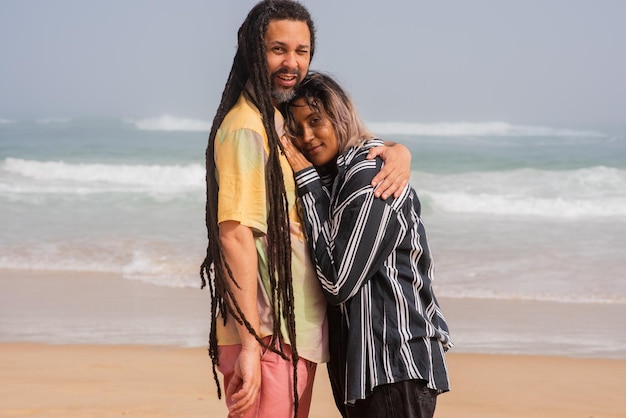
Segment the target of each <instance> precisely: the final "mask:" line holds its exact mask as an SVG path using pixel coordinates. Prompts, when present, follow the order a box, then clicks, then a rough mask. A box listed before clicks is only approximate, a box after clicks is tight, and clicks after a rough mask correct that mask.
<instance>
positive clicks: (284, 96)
mask: <svg viewBox="0 0 626 418" xmlns="http://www.w3.org/2000/svg"><path fill="white" fill-rule="evenodd" d="M295 95H296V91H295V88H292V89H289V90H285V89H273V90H272V99H274V101H275V102H276V103H277V104H278V103H286V102H288V101H289V100H291V99H293V96H295Z"/></svg>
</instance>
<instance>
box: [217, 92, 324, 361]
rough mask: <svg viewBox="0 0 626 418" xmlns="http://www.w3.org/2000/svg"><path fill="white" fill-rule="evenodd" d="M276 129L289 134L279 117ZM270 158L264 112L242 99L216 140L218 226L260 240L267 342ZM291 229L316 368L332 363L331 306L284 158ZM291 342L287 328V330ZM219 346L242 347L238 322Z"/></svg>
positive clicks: (300, 315) (302, 317)
mask: <svg viewBox="0 0 626 418" xmlns="http://www.w3.org/2000/svg"><path fill="white" fill-rule="evenodd" d="M275 124H276V129H277V131H278V133H279V134H282V132H283V118H282V115H281V114H280V112H278V111H277V110H276V111H275ZM268 152H269V147H268V141H267V135H266V133H265V128H264V127H263V121H262V119H261V114H260V113H259V111H258V109H257V108H256V107H255V106H254V105H253V104H252V103H251V102H250V101H249V100H248V99H247V98H246V97H245V95H244V94H242V95H241V96H240V97H239V100H238V102H237V104H235V106H234V107H233V108H232V109H231V110H230V112H229V113H228V115H226V118H225V119H224V121H223V122H222V124H221V125H220V128H219V130H218V131H217V135H216V138H215V164H216V166H217V181H218V184H219V195H218V222H224V221H237V222H239V223H241V224H242V225H245V226H247V227H249V228H250V229H251V230H252V231H253V233H254V236H255V244H256V249H257V256H258V263H259V274H258V278H259V292H258V301H257V302H258V306H259V319H260V322H261V330H260V331H261V337H264V336H267V335H270V334H271V332H272V317H271V308H270V304H269V299H268V296H267V295H268V290H269V280H268V269H267V254H266V240H265V235H266V233H267V208H268V205H267V194H266V190H265V165H266V162H267V156H268ZM280 163H281V166H282V169H283V177H284V179H285V189H286V192H287V200H288V204H289V222H290V228H291V251H292V255H291V257H292V258H291V266H292V276H293V291H294V301H295V302H294V308H295V316H296V336H297V347H298V353H299V354H300V356H301V357H304V358H306V359H307V360H310V361H313V362H315V363H322V362H325V361H327V360H328V336H327V335H328V334H327V324H326V300H325V299H324V296H323V294H322V291H321V289H320V285H319V282H318V281H317V277H316V274H315V269H314V267H313V265H312V262H311V258H310V255H309V250H308V246H307V244H306V242H305V237H304V232H303V229H302V225H301V223H300V217H299V216H298V208H297V206H296V190H295V183H294V179H293V174H292V171H291V167H290V166H289V163H288V162H287V160H286V158H285V157H284V156H282V155H281V159H280ZM282 330H283V336H284V337H285V338H286V339H287V341H288V337H287V332H286V328H285V326H284V324H283V326H282ZM217 339H218V344H219V345H229V344H238V343H239V342H240V341H239V336H238V334H237V329H236V327H235V324H234V321H232V320H230V321H228V322H227V324H226V326H224V325H223V321H221V320H219V321H218V324H217Z"/></svg>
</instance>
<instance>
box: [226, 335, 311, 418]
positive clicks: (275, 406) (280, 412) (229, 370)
mask: <svg viewBox="0 0 626 418" xmlns="http://www.w3.org/2000/svg"><path fill="white" fill-rule="evenodd" d="M270 339H271V337H265V338H264V339H263V341H264V342H265V343H266V344H269V342H270ZM283 348H284V353H285V354H286V355H287V357H291V346H290V345H288V344H283ZM240 351H241V345H240V344H235V345H221V346H219V347H218V352H217V353H218V357H219V366H218V370H219V371H220V373H222V374H223V375H224V390H225V391H226V388H228V384H229V383H230V380H231V378H232V377H233V373H234V367H235V361H236V360H237V357H238V356H239V352H240ZM316 368H317V364H315V363H313V362H311V361H309V360H305V359H303V358H300V360H299V361H298V418H306V417H308V416H309V410H310V409H311V396H312V394H313V381H314V380H315V370H316ZM230 396H231V393H228V392H226V393H225V396H224V398H225V399H226V406H227V407H229V408H230V405H232V402H231V400H230ZM228 416H229V417H235V415H232V414H230V413H229V414H228ZM237 417H239V416H237ZM243 417H245V418H266V417H272V418H292V417H293V364H292V363H291V360H283V359H282V358H281V357H280V356H279V355H278V354H276V353H274V352H272V351H270V350H265V352H264V353H263V355H262V357H261V390H260V392H259V397H258V398H257V401H256V402H255V404H254V405H253V406H252V407H251V408H250V409H249V410H248V412H247V413H246V414H245V415H243Z"/></svg>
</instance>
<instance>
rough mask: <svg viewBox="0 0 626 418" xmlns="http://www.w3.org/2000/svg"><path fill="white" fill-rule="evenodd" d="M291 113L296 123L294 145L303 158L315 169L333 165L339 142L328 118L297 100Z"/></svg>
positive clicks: (304, 102) (301, 100) (302, 101)
mask: <svg viewBox="0 0 626 418" xmlns="http://www.w3.org/2000/svg"><path fill="white" fill-rule="evenodd" d="M291 112H292V114H293V118H294V120H295V122H296V132H295V134H296V138H295V144H296V146H297V147H298V148H300V151H302V153H303V154H304V156H305V157H306V158H307V159H308V160H309V161H311V163H313V165H314V166H316V167H319V166H325V165H327V164H329V163H331V162H333V163H334V161H335V159H336V158H337V155H338V154H339V141H337V136H336V135H335V129H334V128H333V125H332V123H331V121H330V119H328V116H326V114H325V113H324V112H323V111H322V112H320V111H318V110H316V109H315V108H311V107H309V105H308V104H307V102H306V101H305V100H304V99H297V100H296V101H295V102H294V103H293V104H292V106H291Z"/></svg>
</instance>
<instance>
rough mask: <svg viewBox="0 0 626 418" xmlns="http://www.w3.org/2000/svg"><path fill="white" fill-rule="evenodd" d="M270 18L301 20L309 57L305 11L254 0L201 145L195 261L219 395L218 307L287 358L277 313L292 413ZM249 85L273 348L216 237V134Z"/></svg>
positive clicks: (285, 223) (285, 228) (287, 274)
mask: <svg viewBox="0 0 626 418" xmlns="http://www.w3.org/2000/svg"><path fill="white" fill-rule="evenodd" d="M272 20H295V21H303V22H306V23H307V25H308V27H309V32H310V36H311V49H310V51H311V57H313V51H314V48H315V29H314V25H313V21H312V19H311V16H310V14H309V12H308V11H307V10H306V8H305V7H304V6H302V5H301V4H299V3H298V2H295V1H291V0H266V1H261V2H259V3H258V4H257V5H256V6H255V7H254V8H253V9H252V10H251V11H250V13H249V14H248V16H247V18H246V20H245V21H244V22H243V24H242V25H241V27H240V28H239V32H238V49H237V53H236V54H235V58H234V60H233V65H232V67H231V71H230V74H229V75H228V80H227V81H226V85H225V87H224V92H223V93H222V99H221V102H220V105H219V107H218V109H217V112H216V115H215V117H214V119H213V125H212V127H211V132H210V134H209V141H208V146H207V149H206V185H207V189H206V226H207V235H208V241H209V243H208V247H207V254H206V258H205V259H204V261H203V263H202V265H201V267H200V277H201V279H202V287H203V288H204V287H205V286H206V285H207V284H208V285H209V289H210V291H211V330H210V337H209V355H210V357H211V360H212V368H213V377H214V379H215V382H216V384H217V393H218V397H220V398H221V389H220V384H219V381H218V378H217V373H216V371H215V367H216V365H217V363H218V357H217V335H216V322H217V320H218V313H221V315H222V317H223V319H224V322H226V318H227V316H229V315H230V316H231V317H232V318H233V319H234V320H235V321H237V322H238V323H240V324H243V325H245V327H246V328H247V329H248V331H249V332H250V334H252V335H254V337H255V338H256V339H257V341H258V342H259V343H260V344H261V345H263V346H265V347H266V348H268V349H270V350H272V351H275V352H277V353H278V354H280V355H281V356H282V357H283V358H285V359H287V357H286V356H285V354H284V353H283V352H282V343H283V337H282V335H281V323H282V319H283V318H284V320H285V326H286V329H287V334H288V337H289V341H290V343H291V349H292V363H293V367H294V387H293V394H294V401H295V414H297V409H298V395H297V390H296V387H297V377H296V370H297V369H296V365H297V362H298V359H299V356H298V350H297V347H296V326H295V316H294V303H293V286H292V276H291V242H290V237H289V217H288V204H287V196H286V192H285V183H284V179H283V173H282V170H281V167H280V162H279V152H280V150H279V138H278V134H277V132H276V127H275V125H274V105H273V103H272V97H271V94H270V92H271V89H272V84H271V79H270V74H269V69H268V65H267V58H266V55H265V45H264V36H265V32H266V30H267V27H268V24H269V22H270V21H272ZM248 86H249V87H251V89H252V91H251V92H250V93H251V94H250V97H251V98H252V100H253V102H254V104H255V105H256V107H257V108H258V110H259V112H260V113H261V116H262V118H263V126H264V128H265V131H266V133H267V138H268V143H269V155H268V160H267V163H266V170H265V172H266V174H265V183H266V189H267V199H268V218H267V255H268V270H269V271H268V273H269V278H270V285H271V289H272V294H271V295H270V300H271V303H272V308H273V309H272V311H273V318H272V319H273V336H274V338H277V341H278V349H276V348H274V342H272V343H270V345H269V346H266V345H265V344H264V343H263V342H262V340H261V338H260V336H259V335H258V334H257V333H256V332H255V330H254V329H253V328H252V326H251V325H250V323H249V322H248V320H247V319H246V317H245V315H244V313H243V312H242V310H241V308H240V307H239V304H238V303H237V300H236V299H235V297H234V296H233V292H232V290H231V287H230V286H232V285H234V286H237V287H238V284H237V282H236V280H235V278H234V277H233V274H232V271H231V269H230V267H229V266H228V263H227V262H226V259H225V256H224V252H223V249H222V246H221V244H220V239H219V227H218V223H217V207H218V205H217V199H218V197H217V196H218V185H217V179H216V167H215V160H214V150H215V148H214V144H215V136H216V132H217V130H218V128H219V127H220V125H221V124H222V121H223V120H224V118H225V116H226V114H227V113H228V112H229V111H230V109H231V108H232V107H233V106H234V104H235V103H236V102H237V100H238V98H239V96H240V95H241V93H242V92H243V91H244V89H246V88H247V87H248Z"/></svg>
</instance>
